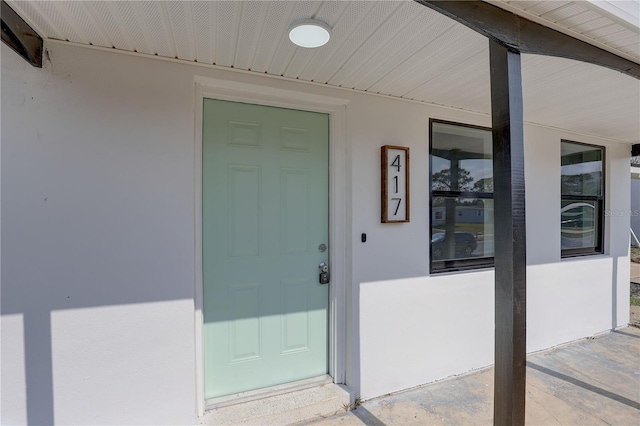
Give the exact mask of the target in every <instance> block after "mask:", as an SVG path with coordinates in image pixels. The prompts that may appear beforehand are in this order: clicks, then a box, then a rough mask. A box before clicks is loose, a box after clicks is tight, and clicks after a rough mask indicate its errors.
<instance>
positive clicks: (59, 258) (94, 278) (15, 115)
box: [0, 42, 629, 424]
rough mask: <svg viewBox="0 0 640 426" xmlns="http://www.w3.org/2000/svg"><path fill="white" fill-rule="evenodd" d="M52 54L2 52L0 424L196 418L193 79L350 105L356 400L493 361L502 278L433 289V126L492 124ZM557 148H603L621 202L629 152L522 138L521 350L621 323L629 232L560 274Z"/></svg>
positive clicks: (615, 205)
mask: <svg viewBox="0 0 640 426" xmlns="http://www.w3.org/2000/svg"><path fill="white" fill-rule="evenodd" d="M47 48H48V50H49V52H50V56H51V60H52V63H49V62H48V61H47V63H46V64H45V69H42V70H40V69H35V68H32V67H31V66H30V65H28V64H27V63H26V62H24V61H23V60H22V59H20V58H18V57H17V55H16V54H15V53H14V52H13V51H11V50H10V49H9V48H7V47H6V46H5V45H3V46H2V168H1V170H2V219H3V222H2V255H3V258H2V260H3V262H2V263H3V265H2V266H3V268H2V360H3V362H2V407H3V409H2V418H1V419H0V420H1V421H2V423H3V424H12V423H22V422H24V420H25V419H27V418H29V419H30V420H33V419H36V418H38V417H37V416H42V415H43V414H42V413H44V416H45V417H46V416H47V413H50V414H49V415H50V416H52V418H53V420H55V422H56V423H60V424H64V423H77V424H96V423H103V424H117V423H127V424H142V423H146V424H163V423H172V424H189V423H193V422H194V421H195V416H196V378H195V375H196V365H195V359H196V356H195V344H194V342H195V340H196V336H195V326H194V295H195V293H194V281H195V267H194V259H195V239H194V234H195V210H194V205H195V198H196V194H195V189H194V188H195V185H194V174H195V166H194V165H195V160H196V159H197V153H196V152H195V148H194V147H195V142H194V140H195V132H196V131H197V130H196V129H195V128H194V121H195V112H194V103H195V100H194V99H195V98H194V96H195V95H194V93H195V84H194V80H195V78H196V77H209V78H216V79H228V80H231V81H235V82H241V83H249V84H254V85H255V84H257V85H264V86H270V87H273V88H278V89H286V90H289V91H298V92H306V93H310V94H316V95H324V96H331V97H335V98H342V99H346V100H348V101H349V104H348V105H347V146H348V149H347V153H346V154H345V155H347V156H348V159H347V162H348V166H347V169H348V173H349V177H348V179H347V182H344V184H345V185H346V186H348V188H347V193H350V194H351V198H350V205H349V206H348V210H349V211H350V217H348V218H347V223H346V225H345V226H346V228H347V229H348V230H349V231H348V232H349V236H350V237H351V242H350V246H351V250H352V251H351V256H350V259H351V265H349V269H350V276H351V282H350V283H348V292H349V306H348V310H349V315H351V320H350V321H349V322H348V324H347V325H345V327H347V339H346V340H347V342H348V343H347V345H348V348H347V350H348V358H349V361H348V367H347V384H348V385H349V386H350V387H351V388H352V389H353V390H354V391H355V392H356V393H357V394H358V395H361V396H362V397H364V398H370V397H374V396H378V395H381V394H385V393H387V392H392V391H396V390H400V389H405V388H408V387H411V386H416V385H420V384H423V383H427V382H429V381H433V380H436V379H441V378H444V377H447V376H450V375H453V374H459V373H463V372H465V371H469V370H471V369H474V368H479V367H482V366H486V365H489V364H491V363H492V361H493V329H494V324H493V311H494V308H493V271H491V270H484V271H478V272H467V273H457V274H442V275H438V276H429V264H428V257H429V254H428V253H429V250H428V249H429V237H428V236H429V222H428V220H429V217H430V214H429V199H428V187H427V182H428V174H429V170H428V153H429V151H428V135H429V131H428V130H429V121H428V120H429V118H439V119H445V120H451V121H457V122H462V123H468V124H476V125H484V126H488V125H489V124H490V122H489V118H488V117H486V116H483V115H478V114H473V113H469V112H464V111H458V110H452V109H446V108H439V107H435V106H429V105H421V104H417V103H411V102H405V101H400V100H393V99H389V98H382V97H376V96H369V95H366V94H358V93H354V92H349V91H342V90H338V89H331V88H327V87H324V86H322V87H321V86H318V85H308V84H304V83H297V82H289V81H283V80H279V79H273V78H267V77H262V76H256V75H248V74H243V73H237V72H232V71H223V70H217V69H212V68H206V67H200V66H192V65H188V64H184V63H175V62H169V61H161V60H155V59H150V58H141V57H137V56H133V55H125V54H119V53H116V52H108V51H99V50H94V49H89V48H80V47H74V46H70V45H66V44H62V43H55V42H52V43H47ZM32 97H33V99H32ZM525 102H526V100H525ZM562 138H566V139H571V140H576V141H580V142H588V143H594V144H599V145H604V146H606V147H607V204H608V205H607V208H610V209H628V208H629V200H628V193H629V186H628V185H629V184H628V182H629V177H628V145H621V144H618V143H615V142H608V141H603V140H602V139H598V138H589V137H586V136H577V135H574V134H571V133H565V132H561V131H558V130H550V129H545V128H541V127H535V126H527V127H526V129H525V144H526V155H527V163H526V179H527V217H528V224H527V230H528V241H527V249H528V259H529V260H528V263H529V265H530V268H529V274H528V276H529V282H528V285H529V306H528V324H529V333H528V343H529V350H538V349H542V348H545V347H550V346H553V345H557V344H560V343H563V342H566V341H569V340H573V339H577V338H580V337H584V336H587V335H591V334H594V333H598V332H602V331H605V330H608V329H610V328H612V327H614V326H619V325H623V324H625V323H626V322H627V321H628V306H627V307H626V310H625V303H627V301H628V297H627V299H624V296H625V295H624V291H625V289H624V285H625V279H626V286H627V287H626V291H627V293H628V282H629V281H628V254H627V250H628V245H627V244H628V220H627V222H626V224H624V223H623V221H615V220H614V219H613V218H608V219H607V234H606V250H607V255H603V256H597V257H590V258H581V259H577V260H570V261H561V260H560V224H559V209H560V205H559V196H560V194H559V191H560V167H559V166H560V159H559V154H560V139H562ZM385 144H394V145H403V146H409V147H410V149H411V222H410V223H407V224H381V223H380V188H379V185H380V146H382V145H385ZM625 161H626V164H627V167H626V168H625V169H624V170H622V169H623V168H622V167H619V166H620V164H622V163H623V162H625ZM618 167H619V170H618ZM625 196H626V197H627V198H625ZM362 233H366V234H367V242H366V243H361V242H360V236H361V234H362ZM574 265H579V267H574ZM616 265H617V266H616ZM625 268H626V269H625ZM625 271H626V272H625ZM625 274H626V275H625ZM614 277H617V278H618V281H617V286H613V287H612V282H613V281H612V280H613V278H614ZM614 290H615V291H614ZM614 296H617V297H618V304H617V307H616V310H615V313H614V309H613V308H612V303H611V300H612V297H614ZM627 296H628V294H627ZM27 400H28V403H27Z"/></svg>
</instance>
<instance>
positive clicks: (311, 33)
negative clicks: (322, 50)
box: [289, 19, 331, 48]
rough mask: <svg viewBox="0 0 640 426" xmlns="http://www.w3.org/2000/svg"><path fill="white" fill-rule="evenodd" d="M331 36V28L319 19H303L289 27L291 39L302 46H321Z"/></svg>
mask: <svg viewBox="0 0 640 426" xmlns="http://www.w3.org/2000/svg"><path fill="white" fill-rule="evenodd" d="M330 38H331V28H330V27H329V26H328V25H327V24H325V23H324V22H322V21H318V20H317V19H303V20H301V21H297V22H294V23H293V25H292V26H291V28H290V29H289V40H291V41H292V42H293V44H295V45H297V46H300V47H307V48H313V47H320V46H324V45H325V44H327V42H328V41H329V39H330Z"/></svg>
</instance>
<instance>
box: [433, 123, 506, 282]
mask: <svg viewBox="0 0 640 426" xmlns="http://www.w3.org/2000/svg"><path fill="white" fill-rule="evenodd" d="M430 124H431V143H430V148H431V149H430V165H431V271H432V272H437V271H451V270H460V269H470V268H479V267H486V266H492V265H493V255H494V237H493V158H492V140H491V131H490V130H489V129H485V128H479V127H472V126H465V125H459V124H455V123H448V122H441V121H436V120H431V122H430Z"/></svg>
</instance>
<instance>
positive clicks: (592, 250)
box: [560, 139, 607, 259]
mask: <svg viewBox="0 0 640 426" xmlns="http://www.w3.org/2000/svg"><path fill="white" fill-rule="evenodd" d="M563 143H571V144H575V145H583V146H587V147H590V148H595V149H599V150H600V152H601V159H600V161H601V162H602V173H601V182H600V195H566V196H565V195H564V194H563V193H562V183H561V184H560V206H562V202H563V201H565V200H567V201H569V200H580V201H596V202H597V203H596V204H597V205H598V232H597V235H596V236H597V239H598V241H597V243H596V246H595V247H582V248H574V249H563V248H562V243H561V245H560V258H562V259H568V258H572V257H581V256H597V255H601V254H604V227H605V220H604V211H605V208H604V203H605V191H606V175H607V174H606V164H607V163H606V161H605V160H606V154H607V151H606V147H604V146H602V145H594V144H590V143H584V142H577V141H574V140H570V139H561V140H560V146H561V147H562V144H563ZM560 157H561V158H560V167H562V154H561V155H560ZM560 177H561V178H562V172H560ZM560 220H562V219H561V218H560ZM561 226H562V225H561ZM560 232H561V233H562V227H561V228H560Z"/></svg>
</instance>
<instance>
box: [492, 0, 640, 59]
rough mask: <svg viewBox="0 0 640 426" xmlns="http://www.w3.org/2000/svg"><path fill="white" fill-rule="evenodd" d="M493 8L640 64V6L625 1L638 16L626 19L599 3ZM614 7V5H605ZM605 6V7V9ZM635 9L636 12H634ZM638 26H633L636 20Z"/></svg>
mask: <svg viewBox="0 0 640 426" xmlns="http://www.w3.org/2000/svg"><path fill="white" fill-rule="evenodd" d="M490 3H491V4H493V5H495V6H498V7H501V8H503V9H506V10H509V11H511V12H513V13H516V14H518V15H520V16H522V17H524V18H528V19H531V20H533V21H535V22H538V23H541V24H543V25H545V26H548V27H551V28H554V29H556V30H558V31H561V32H563V33H565V34H568V35H570V36H572V37H575V38H578V39H580V40H583V41H586V42H587V43H590V44H594V45H596V46H598V47H601V48H604V49H606V50H608V51H610V52H613V53H615V54H617V55H618V56H622V57H625V58H627V59H630V60H632V61H634V62H639V61H640V21H638V19H640V18H638V16H639V15H638V13H639V12H638V9H639V8H640V2H638V1H624V2H620V3H626V4H627V5H630V6H631V10H633V11H634V12H635V14H626V15H628V20H627V19H622V18H620V17H619V16H616V15H614V14H613V13H610V12H608V11H607V10H606V9H605V8H603V7H599V6H598V3H597V2H590V1H586V0H579V1H564V0H547V1H539V0H518V1H515V0H497V1H490ZM602 3H613V2H602ZM603 6H605V5H603ZM634 8H635V9H634ZM634 19H635V20H636V22H630V21H632V20H634Z"/></svg>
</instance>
